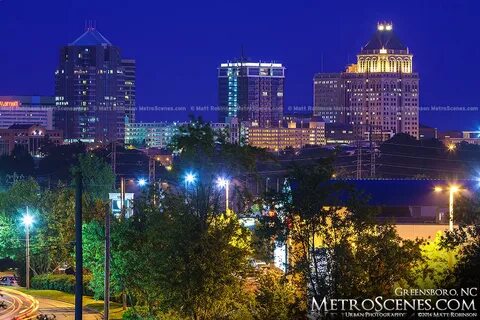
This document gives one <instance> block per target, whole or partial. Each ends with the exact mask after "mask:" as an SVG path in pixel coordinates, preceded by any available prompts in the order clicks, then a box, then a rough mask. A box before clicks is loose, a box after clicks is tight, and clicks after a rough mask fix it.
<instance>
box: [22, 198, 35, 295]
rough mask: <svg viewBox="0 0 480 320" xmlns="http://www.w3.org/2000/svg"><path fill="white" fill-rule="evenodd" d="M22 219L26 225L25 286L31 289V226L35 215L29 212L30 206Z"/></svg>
mask: <svg viewBox="0 0 480 320" xmlns="http://www.w3.org/2000/svg"><path fill="white" fill-rule="evenodd" d="M22 220H23V225H24V226H25V264H26V266H25V267H26V271H25V287H26V288H27V289H30V226H31V225H32V224H33V217H32V216H31V215H30V213H29V212H28V207H27V209H26V212H25V215H24V216H23V219H22Z"/></svg>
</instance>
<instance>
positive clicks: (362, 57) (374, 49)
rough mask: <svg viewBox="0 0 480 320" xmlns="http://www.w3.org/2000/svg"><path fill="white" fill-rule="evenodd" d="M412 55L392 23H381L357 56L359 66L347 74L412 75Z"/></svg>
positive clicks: (349, 70) (350, 68) (352, 67)
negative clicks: (382, 73)
mask: <svg viewBox="0 0 480 320" xmlns="http://www.w3.org/2000/svg"><path fill="white" fill-rule="evenodd" d="M412 57H413V56H412V55H411V54H410V52H409V50H408V47H406V46H405V45H404V44H403V43H402V42H401V41H400V39H399V38H398V37H397V36H396V34H395V33H394V31H393V25H392V23H386V22H379V23H378V24H377V30H376V31H375V33H374V34H373V36H372V38H371V39H370V41H369V42H368V43H367V44H366V45H365V46H364V47H362V50H361V51H360V54H358V55H357V64H356V65H353V66H350V67H349V68H348V70H347V72H353V73H365V72H368V73H379V72H386V73H389V72H394V73H398V72H400V73H412V71H413V70H412V69H413V66H412Z"/></svg>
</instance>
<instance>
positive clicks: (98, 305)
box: [12, 287, 123, 320]
mask: <svg viewBox="0 0 480 320" xmlns="http://www.w3.org/2000/svg"><path fill="white" fill-rule="evenodd" d="M12 289H15V290H18V291H21V292H24V293H26V294H29V295H31V296H33V297H35V298H45V299H51V300H58V301H62V302H67V303H71V304H74V303H75V295H73V294H71V293H65V292H61V291H57V290H35V289H30V290H27V289H25V288H21V287H15V288H14V287H12ZM83 307H84V308H87V309H90V310H95V311H98V312H100V313H103V300H95V299H93V298H92V297H89V296H83ZM122 314H123V310H122V305H121V304H119V303H116V302H110V319H112V320H115V319H117V320H118V319H122Z"/></svg>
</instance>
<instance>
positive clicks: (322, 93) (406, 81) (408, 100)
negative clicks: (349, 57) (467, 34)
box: [314, 23, 419, 139]
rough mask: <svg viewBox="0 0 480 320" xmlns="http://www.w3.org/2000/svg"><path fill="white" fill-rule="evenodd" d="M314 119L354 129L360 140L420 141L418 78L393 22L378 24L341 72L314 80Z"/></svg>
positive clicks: (409, 55) (411, 58)
mask: <svg viewBox="0 0 480 320" xmlns="http://www.w3.org/2000/svg"><path fill="white" fill-rule="evenodd" d="M314 114H315V115H318V116H322V117H323V118H324V119H326V120H327V121H329V122H334V123H345V124H351V125H353V126H354V128H355V131H356V134H357V135H358V136H359V137H362V138H363V137H365V135H369V133H371V134H376V135H377V136H380V137H389V136H392V135H394V134H397V133H407V134H409V135H411V136H413V137H415V138H417V139H418V138H419V119H418V116H419V76H418V73H416V72H414V71H413V55H412V53H411V52H410V50H409V49H408V47H406V46H405V45H404V44H403V43H402V42H401V41H400V40H399V39H398V38H397V36H396V35H395V33H394V32H393V26H392V24H391V23H379V24H378V25H377V30H376V32H375V34H374V35H373V37H372V38H371V39H370V41H369V42H368V43H367V44H366V45H365V46H364V47H363V48H362V50H361V51H360V53H359V54H358V55H357V63H355V64H352V65H350V66H348V68H347V69H346V70H345V72H342V73H337V74H322V73H320V74H317V75H315V78H314Z"/></svg>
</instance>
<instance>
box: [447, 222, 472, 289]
mask: <svg viewBox="0 0 480 320" xmlns="http://www.w3.org/2000/svg"><path fill="white" fill-rule="evenodd" d="M441 245H442V246H443V247H445V248H447V249H449V250H452V249H454V248H456V249H457V250H458V255H457V263H456V264H455V266H454V268H453V270H452V271H451V272H450V274H449V275H448V277H447V283H446V285H447V286H450V287H452V286H453V287H456V288H472V287H478V284H479V283H480V275H479V272H478V270H480V269H479V268H480V226H479V225H478V224H477V225H472V226H468V227H460V228H456V229H454V230H453V231H447V232H446V233H445V235H444V236H443V237H442V241H441Z"/></svg>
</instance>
